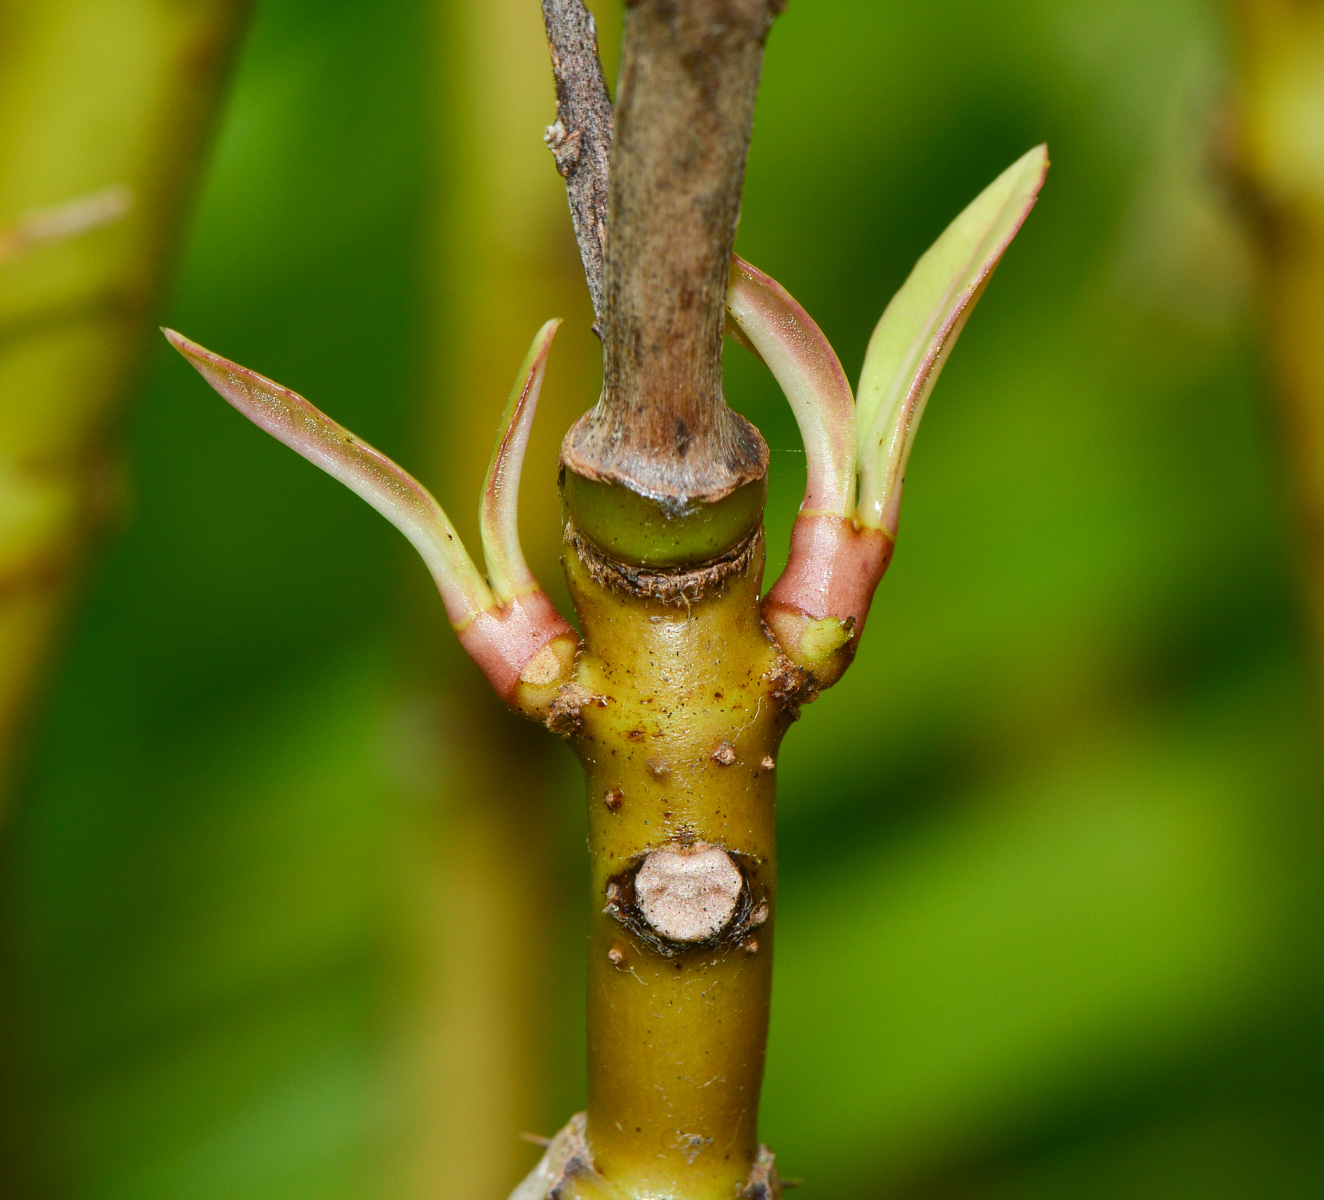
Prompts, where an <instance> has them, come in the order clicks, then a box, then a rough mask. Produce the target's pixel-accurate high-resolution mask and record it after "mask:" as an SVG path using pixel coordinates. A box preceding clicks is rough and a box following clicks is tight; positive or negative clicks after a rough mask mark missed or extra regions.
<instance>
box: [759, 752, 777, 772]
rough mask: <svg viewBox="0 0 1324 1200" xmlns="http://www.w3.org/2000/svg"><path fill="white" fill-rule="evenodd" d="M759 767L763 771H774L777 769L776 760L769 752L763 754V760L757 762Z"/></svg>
mask: <svg viewBox="0 0 1324 1200" xmlns="http://www.w3.org/2000/svg"><path fill="white" fill-rule="evenodd" d="M759 768H760V769H761V770H764V771H775V770H776V769H777V760H776V759H775V758H773V757H772V755H771V754H765V755H764V756H763V761H762V762H761V763H759Z"/></svg>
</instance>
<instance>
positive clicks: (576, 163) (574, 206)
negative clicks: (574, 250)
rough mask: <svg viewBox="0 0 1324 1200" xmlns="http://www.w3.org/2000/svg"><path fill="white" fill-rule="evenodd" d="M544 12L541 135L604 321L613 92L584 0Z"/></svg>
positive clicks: (553, 3) (563, 0) (546, 4)
mask: <svg viewBox="0 0 1324 1200" xmlns="http://www.w3.org/2000/svg"><path fill="white" fill-rule="evenodd" d="M542 17H543V24H544V25H545V26H546V29H547V44H548V46H549V47H550V49H551V52H552V75H553V77H554V78H555V80H556V122H555V123H554V124H552V125H549V126H548V127H547V133H546V135H545V136H544V138H543V140H544V141H545V142H546V143H547V147H548V149H550V150H551V152H552V155H553V157H555V159H556V169H557V170H558V171H560V172H561V175H562V176H563V177H564V179H565V188H566V194H567V195H568V197H569V199H570V219H571V220H572V221H573V222H574V226H575V240H576V241H578V243H579V256H580V258H581V259H583V262H584V278H585V279H586V280H587V281H588V291H589V295H590V296H592V297H593V312H594V315H595V316H596V317H597V319H598V321H599V322H601V320H602V308H603V281H604V278H605V276H606V255H607V171H608V154H609V152H610V150H611V127H612V111H611V97H610V95H608V93H607V80H606V77H605V76H604V75H603V71H602V60H601V59H600V58H599V57H598V31H597V26H596V25H595V24H594V22H593V14H592V13H590V12H589V11H588V9H586V8H585V7H584V0H543V4H542ZM597 328H599V332H600V327H597Z"/></svg>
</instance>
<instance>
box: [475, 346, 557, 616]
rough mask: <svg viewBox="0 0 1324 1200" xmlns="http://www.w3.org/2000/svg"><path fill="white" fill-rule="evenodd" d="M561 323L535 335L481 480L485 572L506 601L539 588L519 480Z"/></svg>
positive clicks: (479, 517)
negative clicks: (523, 542) (526, 541)
mask: <svg viewBox="0 0 1324 1200" xmlns="http://www.w3.org/2000/svg"><path fill="white" fill-rule="evenodd" d="M560 324H561V322H560V321H559V320H554V321H548V322H547V324H545V325H544V326H543V327H542V328H541V329H540V330H538V332H537V333H536V334H535V335H534V338H533V345H532V346H530V347H529V353H528V355H527V356H526V357H525V359H524V364H523V366H521V367H520V371H519V376H518V378H517V379H516V380H515V387H514V389H513V390H512V391H511V393H510V400H509V401H508V402H507V404H506V411H505V413H504V414H503V415H502V418H501V429H500V430H499V432H498V434H497V443H496V446H495V447H494V448H493V450H492V461H491V462H490V463H489V464H488V467H487V478H486V479H485V480H484V481H483V499H482V502H481V503H480V504H479V506H478V524H479V529H480V531H481V533H482V539H483V555H484V557H485V558H486V560H487V578H488V580H489V582H490V583H491V584H492V590H493V591H494V592H495V593H496V597H497V599H498V600H499V601H500V602H501V603H502V604H508V603H509V602H510V601H511V600H513V599H514V598H515V597H516V596H519V595H523V594H524V593H526V592H534V591H538V590H540V589H539V584H538V581H537V580H536V579H535V578H534V577H533V572H532V571H530V570H529V565H528V563H526V562H525V561H524V551H523V550H522V549H521V547H520V540H519V481H520V473H521V472H522V471H523V469H524V454H525V451H527V450H528V448H529V431H530V430H531V429H532V428H533V415H534V413H535V412H536V411H537V408H538V394H539V393H540V392H541V391H542V381H543V376H544V375H545V374H546V373H547V354H548V352H549V351H550V350H551V348H552V339H553V338H554V337H555V336H556V331H557V329H558V328H559V327H560Z"/></svg>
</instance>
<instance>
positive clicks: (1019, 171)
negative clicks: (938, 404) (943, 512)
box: [856, 146, 1048, 536]
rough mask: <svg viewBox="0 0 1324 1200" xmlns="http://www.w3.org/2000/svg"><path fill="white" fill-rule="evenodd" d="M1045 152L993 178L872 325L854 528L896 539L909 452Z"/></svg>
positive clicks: (1036, 184) (1029, 199) (1034, 185)
mask: <svg viewBox="0 0 1324 1200" xmlns="http://www.w3.org/2000/svg"><path fill="white" fill-rule="evenodd" d="M1047 170H1048V148H1047V147H1046V146H1036V147H1035V148H1034V149H1033V150H1031V151H1030V152H1029V153H1028V154H1025V155H1024V156H1023V157H1021V158H1020V159H1018V160H1017V161H1016V162H1015V163H1013V164H1012V165H1011V166H1010V167H1008V168H1007V170H1005V171H1004V172H1003V173H1002V174H1001V175H999V176H998V177H997V179H995V180H994V181H993V182H992V183H991V184H989V186H988V187H987V188H985V189H984V191H983V192H982V193H980V195H979V196H978V198H977V199H976V200H975V201H974V203H972V204H971V205H970V206H969V207H968V208H967V209H966V210H965V211H964V212H963V213H961V215H960V216H959V217H957V218H956V220H955V221H953V222H952V223H951V224H950V225H949V226H948V227H947V229H946V230H945V231H944V233H943V235H942V236H941V237H940V238H939V239H938V240H937V241H936V242H935V243H934V244H933V246H932V247H930V249H929V250H928V251H927V252H926V253H925V254H924V257H923V258H921V259H920V260H919V262H918V263H916V264H915V269H914V270H913V271H911V273H910V277H909V278H908V279H907V280H906V282H905V284H904V285H903V287H902V288H901V290H900V291H899V292H897V294H896V295H895V296H894V297H893V299H892V302H891V303H890V304H889V305H888V306H887V311H886V312H884V313H883V316H882V320H880V321H879V322H878V326H877V328H876V329H875V330H874V333H873V337H872V338H871V339H870V340H869V349H868V352H867V353H866V355H865V359H864V370H863V372H862V373H861V375H860V388H859V394H858V397H857V402H856V420H857V429H858V436H859V461H860V498H859V517H858V519H859V522H860V524H861V525H865V526H868V527H871V528H875V529H882V530H884V531H885V532H887V533H888V534H889V535H893V536H894V535H895V534H896V526H897V515H898V509H899V507H900V503H901V483H902V480H903V478H904V476H905V470H906V459H907V458H908V457H909V456H910V445H911V442H912V440H913V439H914V436H915V429H916V427H917V426H918V425H919V420H920V417H921V416H922V415H923V413H924V405H925V403H926V402H927V400H928V398H929V393H930V392H931V391H932V390H933V385H934V383H935V382H936V381H937V378H938V373H939V372H940V371H941V370H942V367H943V363H944V362H945V361H946V357H947V354H948V353H949V352H950V350H951V348H952V346H953V344H954V343H955V342H956V338H957V336H958V335H959V334H960V332H961V328H962V326H963V325H964V324H965V321H966V318H967V317H969V315H970V311H971V309H972V308H974V305H975V302H976V301H977V300H978V299H979V296H980V294H981V292H982V291H983V289H984V285H985V284H986V283H987V282H988V279H989V276H990V275H991V274H992V272H993V268H994V267H996V266H997V264H998V260H999V259H1000V258H1001V257H1002V255H1003V252H1004V251H1005V250H1006V249H1007V246H1008V245H1010V243H1011V240H1012V238H1014V237H1015V236H1016V233H1017V231H1018V230H1019V229H1020V227H1021V223H1022V222H1023V221H1024V220H1025V218H1026V217H1027V216H1028V215H1029V212H1030V209H1031V208H1033V207H1034V202H1035V199H1036V197H1037V196H1038V194H1039V189H1040V187H1041V186H1042V185H1043V181H1044V175H1045V173H1046V172H1047Z"/></svg>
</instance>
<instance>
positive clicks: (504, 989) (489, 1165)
mask: <svg viewBox="0 0 1324 1200" xmlns="http://www.w3.org/2000/svg"><path fill="white" fill-rule="evenodd" d="M594 7H595V8H596V15H597V17H598V20H599V34H600V40H601V43H602V46H603V49H604V52H605V53H606V54H607V55H609V56H614V54H615V48H616V44H617V41H618V40H619V14H618V12H617V8H618V5H616V4H615V3H610V2H604V3H601V4H598V5H596V6H594ZM438 16H439V22H438V30H437V46H438V50H439V58H438V70H437V78H438V80H439V83H440V85H441V88H442V94H441V95H440V96H439V97H438V102H437V106H436V111H437V112H438V113H439V114H441V116H442V120H440V121H439V122H438V125H437V132H436V142H435V146H436V178H437V182H438V187H439V191H440V198H441V203H440V207H439V210H438V220H437V223H436V229H437V231H438V232H437V238H436V241H435V250H436V258H435V261H436V263H437V268H436V273H435V276H434V279H435V287H434V292H433V312H434V323H433V329H434V330H435V333H434V334H433V335H432V336H431V337H430V338H429V341H430V342H431V344H432V345H434V346H435V347H436V350H435V352H428V353H426V354H425V356H424V359H425V361H426V362H427V364H428V371H429V376H428V378H427V379H426V384H427V387H428V395H429V396H430V397H431V398H432V399H431V403H429V404H428V405H427V408H428V410H429V411H431V412H435V413H438V414H440V415H439V417H438V419H437V423H436V425H435V426H434V427H433V431H432V432H433V434H434V437H435V444H436V445H437V447H438V450H437V453H436V454H435V458H434V461H436V462H438V463H443V464H444V472H445V473H444V474H443V473H442V471H441V470H438V471H436V472H434V473H433V478H431V479H430V480H429V482H430V484H431V485H432V486H433V490H434V491H435V492H436V494H437V496H438V498H439V499H440V500H441V502H442V504H443V505H444V506H445V508H446V510H447V512H449V513H451V514H452V515H453V517H454V519H455V521H456V524H457V526H458V527H459V530H460V533H461V535H462V536H463V537H464V538H465V539H466V541H467V543H468V544H469V545H476V544H477V543H478V537H477V533H476V530H477V521H476V514H477V501H478V497H479V494H480V490H481V484H482V479H483V472H484V470H485V469H486V466H487V460H488V456H489V454H490V452H491V447H492V442H493V438H494V436H495V434H496V430H497V425H498V423H499V420H500V417H501V412H502V406H503V404H504V402H505V397H506V395H507V394H508V392H509V390H510V387H511V384H512V383H513V381H514V379H515V375H516V372H517V370H518V368H519V365H520V361H521V359H522V358H523V356H524V354H525V351H526V349H527V346H528V343H529V339H530V338H531V337H532V336H533V333H534V332H535V331H536V330H537V329H538V327H539V326H540V325H541V324H542V322H544V321H546V320H548V319H549V318H551V317H564V318H566V324H565V326H564V327H563V329H562V331H561V333H560V335H559V337H558V338H557V342H556V346H555V348H554V350H553V351H552V356H551V360H550V365H549V368H548V373H547V379H546V383H545V385H544V389H543V393H542V400H541V403H540V405H539V412H538V416H537V421H536V423H535V426H534V430H533V440H532V443H531V445H530V448H529V458H528V462H527V464H526V466H525V469H524V476H523V478H524V484H523V496H524V502H523V504H522V511H521V514H520V521H521V532H522V535H523V543H524V545H525V547H527V550H528V555H529V562H530V566H531V567H532V568H533V570H534V572H535V574H537V575H538V576H539V577H540V578H542V579H544V580H555V581H557V586H558V587H559V586H562V585H561V584H560V579H561V571H560V569H559V566H558V562H559V558H560V551H561V536H560V535H561V530H560V500H559V498H558V496H557V491H556V474H557V471H556V461H557V454H558V451H559V447H560V439H561V436H562V434H563V433H564V432H565V430H566V428H568V427H569V425H570V424H571V422H572V421H573V420H574V419H575V418H576V417H577V416H579V414H580V413H581V412H583V411H584V409H586V408H587V407H589V406H590V405H591V404H592V402H593V401H594V399H596V397H597V393H598V390H599V387H600V383H601V374H600V372H601V352H600V349H599V347H598V344H597V342H596V340H595V339H594V337H593V335H592V333H591V332H590V330H591V326H592V323H593V312H592V308H591V305H590V302H589V296H588V291H587V288H586V286H585V284H584V280H583V273H582V271H581V269H580V266H579V256H578V251H577V250H576V247H575V241H574V236H573V233H572V230H571V224H570V215H569V212H568V211H567V207H566V198H565V190H564V186H563V184H562V181H561V179H560V177H559V176H558V175H557V172H556V168H555V165H554V163H553V159H552V156H551V154H550V153H549V151H548V150H547V148H546V146H545V145H544V144H543V142H542V134H543V130H544V128H545V127H546V126H547V125H548V124H550V123H551V121H552V120H554V118H555V115H556V114H555V96H554V91H553V85H552V73H551V65H550V62H549V60H548V54H547V44H546V40H545V37H544V34H543V28H542V21H541V18H540V15H539V12H538V7H537V5H536V4H530V3H529V2H528V0H439V3H438ZM557 599H558V600H562V597H560V596H558V597H557ZM560 606H561V607H562V608H563V609H565V608H568V605H567V604H565V603H564V602H563V601H562V603H561V605H560ZM419 614H420V620H425V621H426V622H427V628H428V630H429V637H428V639H427V640H428V641H429V643H430V644H431V643H433V642H436V643H437V644H438V655H439V657H440V656H444V659H443V661H442V662H440V663H437V664H435V667H434V674H433V676H432V679H433V682H432V683H431V684H430V685H428V686H430V688H431V689H433V690H434V691H435V692H436V704H435V711H437V712H438V713H439V714H440V720H441V724H442V734H441V736H442V740H443V743H444V745H443V749H442V753H441V755H440V756H439V759H440V761H441V762H442V763H444V766H443V768H442V770H441V774H440V778H439V779H438V794H439V795H443V794H444V796H445V797H446V798H445V801H444V802H441V803H439V804H438V805H437V806H436V807H435V808H434V809H433V810H432V811H431V812H430V813H426V814H425V815H424V819H425V820H426V821H427V828H426V829H424V830H421V831H418V833H417V835H416V838H415V841H416V845H417V846H418V847H420V848H421V849H420V850H419V851H418V852H419V853H422V854H424V855H426V856H427V861H425V862H422V863H419V864H417V866H418V868H419V869H418V870H417V871H416V872H415V873H414V877H415V878H417V879H419V880H422V881H425V882H424V884H423V888H424V891H425V892H426V893H427V894H426V895H425V896H424V898H423V902H422V903H418V904H415V905H413V906H411V911H412V913H413V918H414V920H415V921H416V923H417V924H416V930H415V933H414V936H413V937H412V938H411V941H412V944H413V947H414V954H413V961H414V963H415V971H416V972H417V974H416V976H415V980H414V985H415V986H414V989H413V1000H412V1002H411V1004H410V1005H409V1008H408V1016H407V1018H406V1019H407V1022H408V1032H406V1035H405V1037H404V1040H403V1049H404V1052H405V1053H406V1054H407V1056H408V1062H409V1064H410V1066H409V1069H410V1070H411V1071H412V1072H414V1085H415V1086H416V1087H419V1088H421V1089H422V1104H421V1106H420V1107H419V1109H418V1121H417V1124H416V1129H415V1134H414V1136H413V1138H412V1140H411V1144H410V1146H409V1148H408V1149H407V1150H406V1154H405V1170H406V1179H405V1185H404V1189H403V1194H405V1195H407V1196H409V1197H411V1198H414V1197H417V1198H419V1200H421V1198H422V1197H434V1196H438V1195H442V1194H444V1195H445V1196H447V1197H448V1200H480V1198H482V1200H489V1198H490V1197H492V1196H498V1195H505V1194H506V1193H507V1192H509V1191H510V1189H511V1188H512V1187H513V1186H514V1184H515V1183H516V1182H517V1181H518V1179H519V1177H520V1175H521V1174H522V1173H523V1172H524V1171H525V1170H527V1169H528V1167H529V1166H530V1165H531V1163H532V1161H533V1160H534V1159H535V1158H536V1153H535V1152H534V1151H533V1148H532V1147H530V1146H528V1145H526V1144H523V1143H521V1142H520V1141H519V1140H517V1138H516V1136H515V1135H516V1134H517V1133H518V1132H519V1131H522V1130H535V1131H537V1132H540V1133H550V1132H552V1130H553V1129H554V1128H555V1127H556V1126H557V1125H559V1124H560V1122H561V1119H562V1112H561V1110H562V1109H563V1108H564V1107H565V1105H566V1104H567V1103H569V1102H571V1101H572V1099H573V1095H571V1096H568V1095H567V1093H568V1091H569V1089H567V1087H566V1085H565V1083H564V1082H563V1081H557V1080H554V1079H552V1078H550V1075H551V1072H552V1067H551V1064H550V1062H549V1057H548V1051H547V1046H548V1043H549V1041H550V1040H551V1033H552V1030H553V1029H554V1027H555V1025H556V1024H557V1022H556V1021H555V1020H554V1018H553V1010H554V1008H555V1005H554V1003H553V1002H552V1000H551V999H550V997H551V996H552V995H554V994H556V993H557V992H559V991H563V990H564V985H562V984H559V983H558V981H559V980H562V979H568V978H573V976H574V973H575V971H576V970H577V968H578V965H579V964H578V962H576V963H575V964H574V965H573V967H571V969H570V970H569V971H567V970H566V969H565V967H564V965H562V966H558V964H557V962H556V961H555V960H556V953H557V951H556V946H555V942H554V938H552V937H550V936H549V934H548V930H549V929H551V928H554V926H555V920H556V905H555V904H553V905H550V906H549V903H548V900H549V897H555V898H558V899H559V898H563V897H564V896H565V895H566V893H567V891H568V890H569V891H570V894H571V895H573V894H575V893H574V891H573V890H571V889H567V888H566V887H564V886H561V885H559V883H558V881H557V880H556V879H555V874H556V869H555V867H554V862H555V860H556V859H557V858H558V857H560V856H559V855H558V846H559V845H560V841H561V839H558V837H557V836H556V834H555V827H556V826H557V825H558V824H560V823H561V822H562V821H563V817H558V814H557V812H556V804H555V801H556V799H557V796H558V792H560V793H565V792H567V790H568V794H569V795H570V796H572V797H573V798H574V803H575V805H576V806H577V805H578V803H579V788H578V786H577V784H576V783H574V782H572V781H573V780H574V779H575V776H574V774H573V773H572V771H571V769H570V764H569V759H568V757H567V756H566V755H565V753H564V751H563V750H562V749H561V748H560V746H559V745H557V744H555V743H554V742H552V740H551V739H549V738H548V737H547V736H546V733H545V731H544V730H541V729H539V728H537V727H535V726H533V725H529V724H527V723H526V722H523V721H521V720H519V719H518V718H517V717H514V716H512V715H511V714H510V712H509V711H507V710H506V709H505V708H504V706H503V705H502V704H501V703H500V702H499V701H498V700H497V699H496V698H495V697H494V696H493V694H492V691H491V688H490V687H489V686H488V685H487V683H486V681H485V680H484V679H483V677H482V676H481V675H480V674H479V672H478V671H477V669H476V668H474V667H473V665H472V664H471V663H469V662H468V661H467V660H465V659H464V658H463V657H462V655H461V654H460V653H459V652H458V649H457V648H456V647H454V646H453V645H452V644H451V641H450V639H449V638H447V637H444V636H440V635H445V634H447V633H448V632H449V631H447V630H445V629H443V628H442V627H441V626H440V624H439V622H438V619H437V611H436V597H435V596H434V595H428V596H427V597H426V598H425V599H422V600H421V603H420V605H419ZM438 631H439V633H438ZM443 647H444V648H443ZM561 783H563V784H564V786H560V784H561ZM498 881H499V884H500V886H497V884H498ZM560 1057H565V1058H567V1059H569V1060H570V1061H571V1062H573V1061H574V1056H573V1055H564V1056H561V1055H558V1059H559V1058H560Z"/></svg>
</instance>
